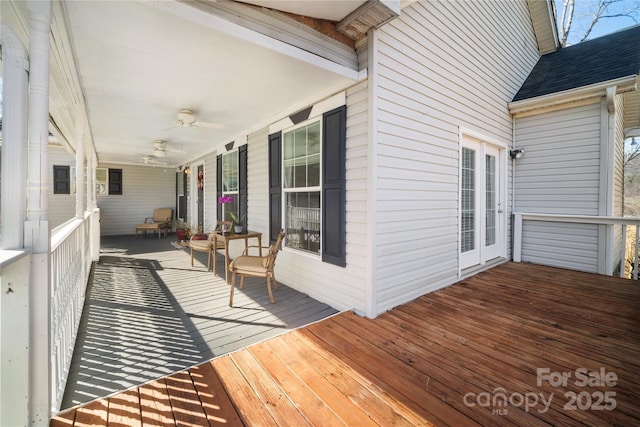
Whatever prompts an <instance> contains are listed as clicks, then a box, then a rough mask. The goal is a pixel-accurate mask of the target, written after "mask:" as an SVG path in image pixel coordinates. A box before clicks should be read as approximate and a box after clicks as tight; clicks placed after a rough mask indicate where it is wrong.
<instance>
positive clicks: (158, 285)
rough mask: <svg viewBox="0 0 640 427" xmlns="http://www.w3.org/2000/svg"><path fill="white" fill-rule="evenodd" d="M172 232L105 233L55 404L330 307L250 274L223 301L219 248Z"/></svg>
mask: <svg viewBox="0 0 640 427" xmlns="http://www.w3.org/2000/svg"><path fill="white" fill-rule="evenodd" d="M194 255H195V257H194V267H191V260H190V255H189V251H188V249H186V248H184V247H181V246H179V245H177V244H176V241H175V239H173V238H171V236H170V237H169V238H166V239H157V238H150V237H147V238H139V239H137V240H136V239H133V237H130V236H108V237H104V238H103V239H102V248H101V258H100V262H98V263H96V264H94V266H93V269H92V273H91V277H90V279H89V286H88V288H87V297H86V299H85V306H84V311H83V315H82V320H81V324H80V329H79V334H78V338H77V340H76V346H75V352H74V356H73V360H72V365H71V372H70V375H69V377H68V380H67V386H66V390H65V396H64V399H63V403H62V406H61V410H64V409H67V408H70V407H72V406H75V405H78V404H80V403H85V402H88V401H91V400H94V399H97V398H101V397H105V396H109V395H111V394H113V393H115V392H117V391H121V390H126V389H129V388H131V387H134V386H137V385H141V384H144V383H148V382H150V381H152V380H156V379H158V378H161V377H163V376H166V375H169V374H173V373H175V372H178V371H181V370H185V369H187V368H190V367H192V366H194V365H198V364H200V363H202V362H205V361H207V360H210V359H212V358H214V357H217V356H220V355H223V354H226V353H229V352H231V351H235V350H237V349H240V348H243V347H245V346H247V345H250V344H254V343H256V342H259V341H262V340H265V339H267V338H270V337H273V336H276V335H279V334H281V333H284V332H286V331H288V330H292V329H295V328H298V327H300V326H303V325H306V324H308V323H311V322H314V321H316V320H320V319H322V318H324V317H327V316H329V315H332V314H334V313H335V312H336V310H334V309H332V308H331V307H329V306H327V305H326V304H322V303H320V302H318V301H316V300H314V299H313V298H311V297H309V296H308V295H306V294H302V293H300V292H297V291H295V290H294V289H292V288H289V287H287V286H285V285H284V284H282V283H280V289H279V290H278V291H275V292H274V294H275V297H276V300H277V302H276V304H271V303H270V301H269V296H268V294H267V290H266V281H265V280H264V279H251V278H247V280H246V281H245V287H244V289H242V290H240V289H237V288H236V293H235V297H234V306H233V307H229V290H230V288H229V285H228V284H227V283H226V281H225V279H224V273H223V272H224V256H219V257H218V275H214V274H213V273H212V272H210V271H207V254H206V253H201V252H198V253H195V254H194Z"/></svg>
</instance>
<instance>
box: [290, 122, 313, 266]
mask: <svg viewBox="0 0 640 427" xmlns="http://www.w3.org/2000/svg"><path fill="white" fill-rule="evenodd" d="M321 141H322V139H321V130H320V119H319V118H317V119H315V120H311V121H308V122H305V124H303V125H300V126H296V127H295V128H293V129H290V130H286V131H284V132H283V150H282V151H283V168H282V172H283V180H282V182H283V191H284V204H285V210H284V222H285V230H286V232H287V235H286V236H287V237H286V239H285V246H287V247H290V248H296V249H300V250H302V251H306V252H311V253H315V254H320V228H321V223H322V221H321V191H322V187H321V185H320V183H321V182H322V181H321V176H320V173H321V172H320V160H321Z"/></svg>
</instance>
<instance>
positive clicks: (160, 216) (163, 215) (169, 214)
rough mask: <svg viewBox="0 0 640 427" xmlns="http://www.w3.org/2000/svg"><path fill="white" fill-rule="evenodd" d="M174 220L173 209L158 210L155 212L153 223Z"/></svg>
mask: <svg viewBox="0 0 640 427" xmlns="http://www.w3.org/2000/svg"><path fill="white" fill-rule="evenodd" d="M172 219H173V209H171V208H158V209H154V211H153V222H165V221H171V220H172Z"/></svg>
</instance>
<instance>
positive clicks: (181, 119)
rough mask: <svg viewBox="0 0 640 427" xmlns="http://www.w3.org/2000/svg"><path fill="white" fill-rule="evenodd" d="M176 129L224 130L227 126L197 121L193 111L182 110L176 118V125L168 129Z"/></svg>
mask: <svg viewBox="0 0 640 427" xmlns="http://www.w3.org/2000/svg"><path fill="white" fill-rule="evenodd" d="M174 127H183V128H191V127H200V128H209V129H224V128H225V125H223V124H222V123H208V122H200V121H198V120H196V116H195V114H193V111H192V110H189V109H187V108H184V109H182V110H180V112H179V113H178V116H177V118H176V124H175V125H174V126H172V127H170V128H168V129H172V128H174ZM165 130H166V129H165Z"/></svg>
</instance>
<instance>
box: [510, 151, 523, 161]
mask: <svg viewBox="0 0 640 427" xmlns="http://www.w3.org/2000/svg"><path fill="white" fill-rule="evenodd" d="M522 156H524V148H517V149H515V150H511V151H509V158H510V159H511V160H515V159H519V158H520V157H522Z"/></svg>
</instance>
